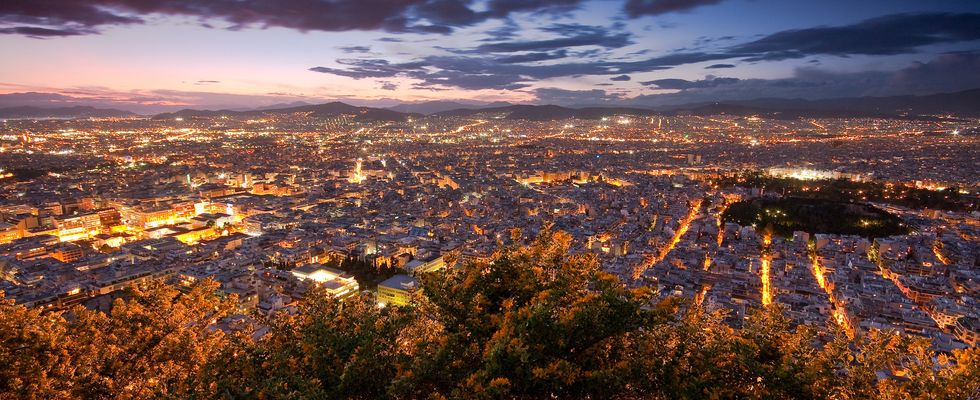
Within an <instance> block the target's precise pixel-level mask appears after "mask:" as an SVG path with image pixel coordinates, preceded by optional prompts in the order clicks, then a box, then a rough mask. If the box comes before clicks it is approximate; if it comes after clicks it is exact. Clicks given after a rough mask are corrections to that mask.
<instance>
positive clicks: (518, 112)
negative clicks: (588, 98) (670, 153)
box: [435, 105, 660, 121]
mask: <svg viewBox="0 0 980 400" xmlns="http://www.w3.org/2000/svg"><path fill="white" fill-rule="evenodd" d="M477 114H488V115H489V114H497V115H501V114H503V115H504V118H506V119H510V120H515V119H523V120H529V121H558V120H563V119H570V118H575V119H600V118H603V117H611V116H613V115H659V114H660V113H659V112H657V111H654V110H650V109H646V108H634V107H584V108H569V107H562V106H555V105H542V106H536V105H509V106H505V107H492V108H480V109H456V110H449V111H444V112H440V113H436V114H435V115H437V116H441V117H471V116H474V115H477Z"/></svg>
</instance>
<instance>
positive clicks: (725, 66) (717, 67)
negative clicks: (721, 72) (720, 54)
mask: <svg viewBox="0 0 980 400" xmlns="http://www.w3.org/2000/svg"><path fill="white" fill-rule="evenodd" d="M721 68H735V64H711V65H709V66H707V67H704V69H721Z"/></svg>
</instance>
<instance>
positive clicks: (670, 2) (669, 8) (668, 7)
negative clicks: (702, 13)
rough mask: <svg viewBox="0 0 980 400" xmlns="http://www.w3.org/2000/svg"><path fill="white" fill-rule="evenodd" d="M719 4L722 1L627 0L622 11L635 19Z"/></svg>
mask: <svg viewBox="0 0 980 400" xmlns="http://www.w3.org/2000/svg"><path fill="white" fill-rule="evenodd" d="M721 2H722V0H628V1H627V2H626V5H625V6H624V7H623V9H624V10H625V11H626V14H627V15H629V16H630V17H633V18H636V17H640V16H644V15H661V14H667V13H672V12H681V11H688V10H691V9H694V8H697V7H701V6H707V5H712V4H718V3H721Z"/></svg>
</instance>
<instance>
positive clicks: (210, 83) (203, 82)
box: [194, 80, 221, 85]
mask: <svg viewBox="0 0 980 400" xmlns="http://www.w3.org/2000/svg"><path fill="white" fill-rule="evenodd" d="M215 83H221V81H213V80H200V81H197V82H194V84H195V85H212V84H215Z"/></svg>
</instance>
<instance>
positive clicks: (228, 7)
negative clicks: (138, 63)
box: [0, 0, 578, 37]
mask: <svg viewBox="0 0 980 400" xmlns="http://www.w3.org/2000/svg"><path fill="white" fill-rule="evenodd" d="M471 3H472V1H470V0H323V1H314V0H281V1H269V0H207V1H200V0H86V1H79V0H29V1H28V0H24V1H19V0H10V1H2V2H0V33H5V34H20V35H26V36H31V37H51V36H70V35H81V34H94V33H98V32H99V31H100V29H101V28H104V27H108V26H117V25H134V24H143V23H146V22H147V20H148V18H149V17H151V16H178V17H192V18H197V19H199V20H200V21H201V25H202V26H209V27H210V26H213V24H212V22H221V23H223V24H227V25H229V26H228V28H230V29H241V28H246V27H259V28H266V27H281V28H288V29H295V30H299V31H327V32H340V31H350V30H379V31H387V32H395V33H401V32H416V33H438V34H446V33H449V32H452V31H453V30H454V29H455V28H459V27H466V26H472V25H474V24H476V23H479V22H482V21H485V20H488V19H491V18H505V17H507V16H509V15H510V14H512V13H516V12H533V13H544V12H563V11H567V10H570V9H573V8H574V7H576V6H577V5H578V1H570V0H564V1H562V0H551V1H547V0H535V1H513V0H492V1H491V2H490V3H489V4H488V9H487V10H483V11H476V10H474V9H472V8H471V7H470V6H471Z"/></svg>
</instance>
